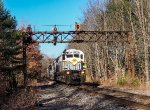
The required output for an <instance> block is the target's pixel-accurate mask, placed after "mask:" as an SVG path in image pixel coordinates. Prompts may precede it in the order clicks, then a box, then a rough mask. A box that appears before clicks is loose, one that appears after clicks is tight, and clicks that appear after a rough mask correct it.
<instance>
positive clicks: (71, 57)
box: [49, 49, 86, 84]
mask: <svg viewBox="0 0 150 110" xmlns="http://www.w3.org/2000/svg"><path fill="white" fill-rule="evenodd" d="M85 72H86V63H85V56H84V53H83V52H82V51H81V50H76V49H68V50H65V51H64V52H63V53H62V54H61V55H60V56H59V57H58V58H56V59H55V60H54V61H53V62H52V64H51V65H50V66H49V75H50V79H51V80H55V81H61V82H64V83H66V84H82V83H83V82H85V80H86V73H85Z"/></svg>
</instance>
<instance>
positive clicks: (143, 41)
mask: <svg viewBox="0 0 150 110" xmlns="http://www.w3.org/2000/svg"><path fill="white" fill-rule="evenodd" d="M83 15H84V18H83V21H82V24H81V28H80V30H90V31H91V30H92V31H131V32H132V42H130V43H131V44H130V45H128V44H126V43H125V42H123V43H122V42H117V41H115V42H109V41H108V42H107V41H106V42H101V41H97V42H96V43H88V44H86V43H82V44H80V45H78V44H69V47H70V48H77V49H81V50H82V51H83V52H84V53H85V55H86V61H87V67H88V73H89V76H90V77H91V78H92V79H93V80H94V81H98V82H103V81H104V82H105V81H106V82H108V81H111V82H110V83H109V84H113V83H117V84H121V85H133V86H134V85H135V86H137V85H140V84H143V83H145V84H146V85H147V84H148V83H149V81H150V75H149V69H150V66H149V65H150V62H149V60H150V59H149V57H150V56H149V54H150V50H149V49H150V48H149V38H150V1H149V0H105V1H104V3H102V2H101V0H90V1H89V2H88V6H87V8H86V9H85V10H84V12H83ZM128 50H130V51H131V55H130V64H129V62H128V58H129V56H128V55H127V54H128ZM128 66H130V69H131V70H130V71H128V69H129V67H128Z"/></svg>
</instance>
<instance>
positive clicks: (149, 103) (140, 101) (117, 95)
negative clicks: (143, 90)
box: [78, 83, 150, 110]
mask: <svg viewBox="0 0 150 110" xmlns="http://www.w3.org/2000/svg"><path fill="white" fill-rule="evenodd" d="M78 88H79V89H81V90H84V91H86V92H90V93H94V94H97V95H98V94H100V95H104V96H105V97H107V98H112V99H115V100H118V101H120V102H121V103H126V104H129V105H131V104H133V105H134V106H137V107H138V106H140V107H143V108H144V110H145V109H146V110H150V96H146V95H140V94H134V93H129V92H126V91H121V90H117V89H109V88H103V87H98V84H96V83H94V84H92V83H85V84H83V85H81V86H79V87H78Z"/></svg>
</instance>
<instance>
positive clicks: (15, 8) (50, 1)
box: [3, 0, 88, 58]
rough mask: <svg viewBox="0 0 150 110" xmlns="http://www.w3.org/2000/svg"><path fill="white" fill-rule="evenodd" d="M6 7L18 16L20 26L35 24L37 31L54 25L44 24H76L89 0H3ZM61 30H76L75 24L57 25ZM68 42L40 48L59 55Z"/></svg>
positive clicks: (53, 54) (80, 19)
mask: <svg viewBox="0 0 150 110" xmlns="http://www.w3.org/2000/svg"><path fill="white" fill-rule="evenodd" d="M3 2H4V7H5V8H6V9H8V10H9V11H10V13H11V15H12V16H15V17H16V20H17V24H18V27H19V26H20V25H22V24H25V25H28V24H31V25H35V30H37V31H39V30H40V31H42V30H43V31H48V30H51V28H52V27H44V26H42V25H53V24H57V25H74V23H75V22H79V23H80V22H81V21H82V19H83V10H84V9H85V8H86V5H87V2H88V0H3ZM57 28H58V30H59V31H69V30H74V26H71V27H70V26H68V27H57ZM66 46H67V44H62V43H61V44H57V45H56V46H54V45H53V44H40V50H41V52H42V53H43V54H46V55H48V56H49V57H53V58H56V57H58V56H59V55H60V54H61V53H62V52H63V50H64V49H65V48H66Z"/></svg>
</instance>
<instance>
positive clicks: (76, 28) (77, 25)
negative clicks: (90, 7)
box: [75, 22, 80, 31]
mask: <svg viewBox="0 0 150 110" xmlns="http://www.w3.org/2000/svg"><path fill="white" fill-rule="evenodd" d="M79 29H80V25H79V24H78V23H77V22H75V31H79Z"/></svg>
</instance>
